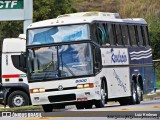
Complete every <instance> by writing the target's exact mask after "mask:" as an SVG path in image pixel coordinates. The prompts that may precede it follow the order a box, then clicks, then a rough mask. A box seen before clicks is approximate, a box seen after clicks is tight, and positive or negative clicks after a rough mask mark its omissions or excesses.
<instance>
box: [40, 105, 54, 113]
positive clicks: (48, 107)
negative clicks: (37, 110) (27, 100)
mask: <svg viewBox="0 0 160 120" xmlns="http://www.w3.org/2000/svg"><path fill="white" fill-rule="evenodd" d="M42 108H43V111H44V112H52V111H53V105H52V104H49V105H42Z"/></svg>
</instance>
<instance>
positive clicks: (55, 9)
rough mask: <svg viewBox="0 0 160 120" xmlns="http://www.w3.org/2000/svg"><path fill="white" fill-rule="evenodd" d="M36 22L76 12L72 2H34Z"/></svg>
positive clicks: (68, 0) (55, 0)
mask: <svg viewBox="0 0 160 120" xmlns="http://www.w3.org/2000/svg"><path fill="white" fill-rule="evenodd" d="M33 5H34V6H33V7H34V12H33V16H34V22H35V21H40V20H45V19H52V18H55V17H57V16H58V15H61V14H66V13H73V12H76V9H74V8H73V7H72V1H71V0H41V1H38V0H34V2H33Z"/></svg>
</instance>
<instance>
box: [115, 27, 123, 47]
mask: <svg viewBox="0 0 160 120" xmlns="http://www.w3.org/2000/svg"><path fill="white" fill-rule="evenodd" d="M115 32H116V44H117V45H122V34H121V29H120V25H119V24H115Z"/></svg>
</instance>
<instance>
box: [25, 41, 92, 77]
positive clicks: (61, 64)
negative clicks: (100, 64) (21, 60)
mask: <svg viewBox="0 0 160 120" xmlns="http://www.w3.org/2000/svg"><path fill="white" fill-rule="evenodd" d="M28 68H29V69H30V70H29V71H30V75H31V80H48V79H56V78H65V77H73V76H82V75H91V74H93V61H92V54H91V45H90V44H89V43H82V44H73V45H61V46H51V47H41V48H34V49H29V57H28Z"/></svg>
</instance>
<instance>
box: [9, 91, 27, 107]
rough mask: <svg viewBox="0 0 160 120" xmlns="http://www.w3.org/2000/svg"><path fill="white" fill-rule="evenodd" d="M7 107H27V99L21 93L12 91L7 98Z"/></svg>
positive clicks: (23, 93) (24, 94)
mask: <svg viewBox="0 0 160 120" xmlns="http://www.w3.org/2000/svg"><path fill="white" fill-rule="evenodd" d="M8 105H9V107H11V108H12V107H20V106H27V105H29V97H28V95H27V94H26V93H25V92H23V91H14V92H12V93H11V94H10V95H9V97H8Z"/></svg>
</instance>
